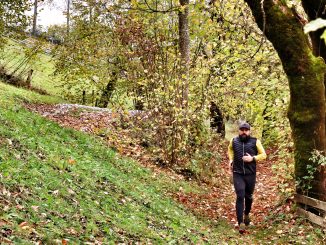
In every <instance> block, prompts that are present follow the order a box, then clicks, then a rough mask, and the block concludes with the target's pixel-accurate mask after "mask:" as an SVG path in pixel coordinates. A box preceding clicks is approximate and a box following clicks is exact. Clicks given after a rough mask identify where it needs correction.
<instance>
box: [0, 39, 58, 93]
mask: <svg viewBox="0 0 326 245" xmlns="http://www.w3.org/2000/svg"><path fill="white" fill-rule="evenodd" d="M24 49H27V50H29V51H31V49H30V48H27V47H26V46H24V45H23V44H20V43H18V42H17V41H15V40H11V39H7V43H6V45H5V46H4V48H3V50H0V63H2V64H6V67H7V68H8V69H9V70H10V71H13V70H14V69H15V68H16V67H17V64H18V63H19V62H21V60H22V59H24V58H25V57H26V56H25V52H24ZM30 68H31V69H33V70H34V72H33V77H32V85H33V86H34V87H36V88H40V89H43V90H45V91H46V92H47V93H49V94H51V95H55V96H60V95H61V94H62V88H61V87H60V86H59V85H60V78H59V77H57V76H53V72H54V69H55V67H54V62H53V61H52V58H51V56H50V55H47V54H45V53H44V52H43V50H41V51H40V52H38V54H37V55H36V56H35V58H33V60H32V62H31V63H30ZM19 71H20V70H19ZM19 71H18V73H19ZM26 77H27V76H26ZM26 77H23V79H25V78H26Z"/></svg>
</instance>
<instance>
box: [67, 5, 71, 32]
mask: <svg viewBox="0 0 326 245" xmlns="http://www.w3.org/2000/svg"><path fill="white" fill-rule="evenodd" d="M69 32H70V0H67V35H69Z"/></svg>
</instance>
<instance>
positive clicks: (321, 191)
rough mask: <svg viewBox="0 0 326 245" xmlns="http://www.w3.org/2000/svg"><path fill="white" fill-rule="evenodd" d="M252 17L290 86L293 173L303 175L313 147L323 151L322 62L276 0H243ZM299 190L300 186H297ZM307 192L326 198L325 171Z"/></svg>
mask: <svg viewBox="0 0 326 245" xmlns="http://www.w3.org/2000/svg"><path fill="white" fill-rule="evenodd" d="M245 1H246V2H247V3H248V5H249V7H250V8H251V10H252V13H253V15H254V17H255V20H256V22H257V24H258V26H259V27H260V29H261V30H263V31H264V32H265V35H266V37H267V38H268V40H269V41H270V42H271V43H272V44H273V46H274V48H275V50H276V51H277V53H278V55H279V57H280V59H281V62H282V65H283V68H284V71H285V73H286V74H287V77H288V81H289V86H290V95H291V99H290V106H289V111H288V118H289V120H290V124H291V129H292V135H293V141H294V146H295V175H296V178H297V179H299V180H303V178H302V177H304V176H307V175H308V172H307V165H313V164H314V163H312V162H311V161H310V160H309V158H310V157H311V153H312V151H313V150H314V149H317V150H320V151H325V87H324V73H325V68H326V66H325V63H324V61H323V59H321V58H316V57H315V56H313V52H312V50H311V48H310V45H309V41H308V38H307V36H306V35H305V34H304V33H303V30H302V29H303V28H302V23H301V22H300V19H299V18H298V16H297V15H296V13H295V12H293V10H291V9H290V8H288V7H287V6H286V5H285V4H283V3H282V1H280V0H264V1H263V3H264V11H262V6H261V2H262V1H261V0H245ZM298 191H300V188H298ZM308 195H310V196H313V197H317V198H319V199H321V200H326V172H325V171H324V169H322V170H321V171H317V172H316V173H315V178H314V181H313V183H312V189H311V190H310V192H309V193H308Z"/></svg>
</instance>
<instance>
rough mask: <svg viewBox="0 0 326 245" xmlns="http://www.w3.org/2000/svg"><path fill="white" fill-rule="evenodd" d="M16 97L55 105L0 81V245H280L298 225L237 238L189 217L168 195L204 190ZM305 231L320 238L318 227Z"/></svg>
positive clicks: (218, 225) (216, 224) (222, 226)
mask: <svg viewBox="0 0 326 245" xmlns="http://www.w3.org/2000/svg"><path fill="white" fill-rule="evenodd" d="M23 101H29V102H43V103H58V102H60V100H58V99H53V98H52V97H49V96H40V95H37V94H35V93H33V92H30V91H25V90H23V89H17V88H14V87H12V86H9V85H5V84H2V83H0V125H1V127H0V174H1V175H0V179H1V182H0V183H1V184H0V233H1V235H0V237H1V238H0V241H1V242H3V241H5V240H3V239H6V241H12V242H13V243H15V244H33V243H35V242H38V241H42V243H43V244H57V243H61V241H62V239H67V240H69V244H85V243H86V242H90V243H95V242H96V241H100V242H103V243H104V244H110V243H112V244H115V243H118V242H126V243H135V242H140V243H152V244H166V243H170V244H180V243H181V244H206V243H208V244H218V243H219V244H239V242H240V243H243V244H261V243H265V242H266V243H268V242H269V241H273V242H274V243H278V244H280V243H287V242H289V241H293V239H296V236H297V233H296V232H297V231H300V229H301V228H300V226H297V227H296V228H295V229H293V231H292V234H288V233H284V234H285V235H287V236H281V235H279V234H278V231H279V230H280V229H283V226H284V224H283V223H281V222H279V223H276V224H275V225H273V227H271V228H270V229H263V230H258V232H257V233H255V234H252V235H248V236H244V237H241V236H239V235H238V234H237V232H236V231H234V229H233V227H231V226H230V225H229V224H228V223H227V221H225V220H222V219H218V221H216V220H210V219H208V218H203V217H196V216H195V215H194V214H192V213H191V212H190V211H189V210H187V209H186V208H185V207H183V206H181V205H180V204H178V203H176V202H175V201H174V200H173V199H172V198H171V197H170V196H171V193H175V192H177V191H178V190H179V189H180V188H182V189H183V190H185V191H186V192H188V191H193V192H205V189H201V187H200V186H198V185H196V184H195V183H191V182H185V181H181V180H174V179H172V178H171V177H170V176H168V175H164V174H159V175H155V174H154V173H153V172H152V171H151V170H149V169H146V168H144V167H141V166H140V165H139V164H138V163H137V162H134V161H132V160H130V159H127V158H123V157H121V156H119V155H118V154H117V153H115V152H114V151H113V150H111V149H109V148H108V147H107V146H106V145H105V144H104V143H103V142H102V141H101V140H99V139H97V138H95V137H93V136H90V135H87V134H84V133H82V132H77V131H74V130H71V129H65V128H62V127H60V126H59V125H58V124H56V123H54V122H51V121H49V120H47V119H45V118H42V117H40V116H39V115H36V114H33V113H31V112H29V111H27V110H26V109H25V108H24V107H23V106H22V105H21V104H20V103H21V102H23ZM230 194H231V192H230ZM222 201H223V200H221V202H222ZM230 208H231V207H230ZM283 220H284V219H283ZM24 222H26V223H24ZM309 236H310V238H309V239H310V240H309V241H308V242H309V243H311V244H316V243H320V241H322V240H321V239H322V238H321V237H322V236H323V232H322V231H320V230H319V231H314V230H310V233H309ZM294 241H300V240H294Z"/></svg>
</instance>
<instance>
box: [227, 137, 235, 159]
mask: <svg viewBox="0 0 326 245" xmlns="http://www.w3.org/2000/svg"><path fill="white" fill-rule="evenodd" d="M232 145H233V139H231V141H230V144H229V147H228V156H229V160H230V161H231V162H233V158H234V152H233V146H232Z"/></svg>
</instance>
